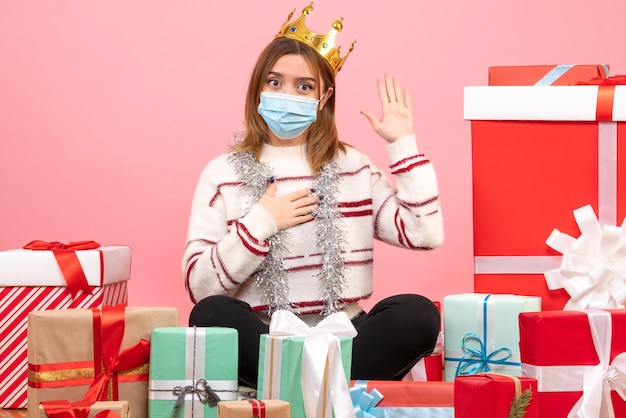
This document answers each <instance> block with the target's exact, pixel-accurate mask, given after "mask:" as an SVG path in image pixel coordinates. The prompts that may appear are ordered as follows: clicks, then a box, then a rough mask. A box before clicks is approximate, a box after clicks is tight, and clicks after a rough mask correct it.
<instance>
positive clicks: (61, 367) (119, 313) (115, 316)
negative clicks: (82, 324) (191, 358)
mask: <svg viewBox="0 0 626 418" xmlns="http://www.w3.org/2000/svg"><path fill="white" fill-rule="evenodd" d="M91 311H92V318H93V319H92V327H93V353H94V354H93V356H94V357H93V359H92V360H90V361H72V362H62V363H53V364H32V363H29V364H28V386H30V387H32V388H36V389H48V388H60V387H66V386H81V385H90V388H89V389H88V391H89V395H87V394H85V397H86V398H84V399H83V400H84V401H90V402H92V403H93V402H95V401H97V400H117V396H118V395H117V385H118V383H119V382H138V381H147V380H148V364H147V360H148V358H149V355H150V342H149V341H148V340H145V339H141V340H140V341H139V343H137V344H136V345H135V346H133V347H130V348H128V349H126V350H124V351H123V352H122V353H120V354H119V355H118V354H117V353H118V352H119V349H120V346H121V341H122V337H123V335H124V321H125V318H124V317H125V311H124V304H120V305H116V306H115V307H112V306H106V305H105V306H103V307H102V312H100V310H98V308H92V309H91ZM102 318H104V325H103V320H102ZM103 344H104V345H105V346H104V347H103ZM116 350H117V351H116ZM105 363H106V364H105ZM109 380H111V381H112V383H113V384H112V385H108V383H109ZM107 387H108V390H109V392H108V396H107ZM103 396H104V397H105V398H104V399H100V398H101V397H103ZM106 398H108V399H106Z"/></svg>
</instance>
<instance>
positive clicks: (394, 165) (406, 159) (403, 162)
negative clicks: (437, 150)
mask: <svg viewBox="0 0 626 418" xmlns="http://www.w3.org/2000/svg"><path fill="white" fill-rule="evenodd" d="M424 157H425V155H424V154H415V155H412V156H410V157H407V158H404V159H402V160H400V161H398V162H396V163H394V164H391V165H390V166H389V168H390V169H392V170H393V169H394V168H396V167H397V166H399V165H402V164H405V163H408V162H409V161H411V160H415V159H416V158H424Z"/></svg>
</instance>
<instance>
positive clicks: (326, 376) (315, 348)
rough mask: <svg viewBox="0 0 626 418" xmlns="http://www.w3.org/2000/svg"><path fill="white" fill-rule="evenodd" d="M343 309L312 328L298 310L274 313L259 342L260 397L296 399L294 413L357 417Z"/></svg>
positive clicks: (349, 331)
mask: <svg viewBox="0 0 626 418" xmlns="http://www.w3.org/2000/svg"><path fill="white" fill-rule="evenodd" d="M355 336H356V330H355V329H354V327H353V325H352V323H351V322H350V320H349V319H348V316H347V315H346V314H345V313H343V312H338V313H334V314H331V315H329V316H328V317H326V318H324V319H323V320H322V321H321V322H320V323H319V324H318V325H316V326H314V327H309V326H308V325H307V324H305V323H304V322H303V321H301V320H300V319H299V318H297V317H296V316H295V315H294V314H293V313H291V312H289V311H285V310H280V311H276V312H274V314H273V315H272V319H271V322H270V332H269V334H263V335H261V341H260V346H259V378H258V386H257V393H258V399H280V400H283V401H287V402H289V403H290V405H291V407H290V409H291V416H292V417H307V418H331V417H332V416H333V412H334V416H335V417H341V418H344V417H347V418H350V417H354V408H353V406H352V399H351V398H350V389H349V382H350V372H351V364H352V339H353V338H354V337H355Z"/></svg>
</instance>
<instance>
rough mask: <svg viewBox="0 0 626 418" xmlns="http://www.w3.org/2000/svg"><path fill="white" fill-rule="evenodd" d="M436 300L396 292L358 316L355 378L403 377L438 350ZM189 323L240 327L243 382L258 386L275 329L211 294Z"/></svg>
mask: <svg viewBox="0 0 626 418" xmlns="http://www.w3.org/2000/svg"><path fill="white" fill-rule="evenodd" d="M440 321H441V316H440V314H439V311H438V310H437V308H436V307H435V305H434V304H433V303H432V302H431V301H430V300H428V299H427V298H425V297H423V296H419V295H410V294H406V295H396V296H391V297H389V298H386V299H384V300H382V301H380V302H379V303H377V304H376V306H374V307H373V308H372V310H371V311H370V312H368V313H365V312H363V313H362V314H360V315H357V316H356V317H355V318H353V319H352V323H353V324H354V326H355V328H356V329H357V331H358V335H357V336H356V337H355V338H354V341H353V344H352V379H364V380H401V379H402V378H403V377H404V375H405V374H406V373H407V372H408V371H409V370H410V369H411V368H412V367H413V366H414V365H415V364H416V363H417V362H418V361H419V359H420V358H422V357H424V356H425V355H428V354H430V353H431V352H432V350H433V348H434V347H435V343H436V341H437V335H438V334H439V329H440V326H441V323H440ZM189 326H199V327H211V326H219V327H228V328H235V329H237V330H238V331H239V383H240V385H243V386H250V387H254V388H256V386H257V375H258V364H259V336H260V335H261V334H267V333H268V332H269V326H268V325H267V324H266V323H264V322H263V321H261V320H260V319H259V318H258V317H257V316H256V315H255V314H254V313H253V312H252V309H251V308H250V305H248V304H247V303H245V302H242V301H240V300H237V299H234V298H231V297H228V296H209V297H207V298H205V299H203V300H201V301H200V302H198V303H197V304H196V305H195V306H194V308H193V309H192V311H191V314H190V316H189Z"/></svg>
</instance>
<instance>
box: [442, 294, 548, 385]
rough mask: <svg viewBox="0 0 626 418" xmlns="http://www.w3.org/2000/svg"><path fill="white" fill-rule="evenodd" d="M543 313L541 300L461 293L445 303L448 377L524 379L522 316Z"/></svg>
mask: <svg viewBox="0 0 626 418" xmlns="http://www.w3.org/2000/svg"><path fill="white" fill-rule="evenodd" d="M532 311H541V298H540V297H538V296H519V295H508V294H502V295H496V294H483V293H461V294H456V295H449V296H446V297H445V298H444V299H443V315H444V317H443V321H444V322H443V325H444V328H443V329H444V347H445V348H444V355H445V357H444V361H445V362H444V374H445V380H446V381H447V382H452V381H454V378H455V376H456V375H457V374H459V375H463V374H477V373H486V372H497V373H502V374H507V375H510V376H521V375H522V365H521V361H520V350H519V324H518V316H519V314H520V313H521V312H532Z"/></svg>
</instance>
